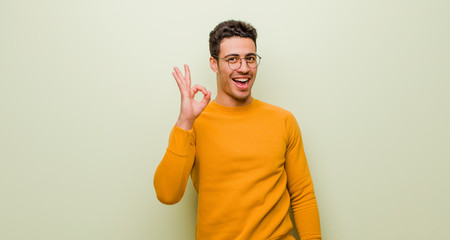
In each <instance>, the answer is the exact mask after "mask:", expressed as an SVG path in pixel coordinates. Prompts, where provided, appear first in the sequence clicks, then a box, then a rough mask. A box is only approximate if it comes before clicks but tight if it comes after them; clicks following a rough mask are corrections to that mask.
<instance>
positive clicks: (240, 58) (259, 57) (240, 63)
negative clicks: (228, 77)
mask: <svg viewBox="0 0 450 240" xmlns="http://www.w3.org/2000/svg"><path fill="white" fill-rule="evenodd" d="M253 54H254V55H255V56H256V57H257V58H258V60H257V64H256V67H250V65H248V62H247V60H245V63H246V64H247V66H248V67H249V68H251V69H256V68H258V66H259V64H260V63H261V59H262V57H261V56H259V55H258V54H256V53H251V54H248V55H247V56H245V57H239V67H238V68H236V69H233V68H232V67H231V66H230V60H227V59H226V58H221V57H219V56H217V55H213V57H214V58H216V59H222V60H224V61H225V62H227V63H228V67H229V68H230V69H231V70H233V71H236V70H238V69H239V68H241V67H242V59H245V58H246V57H248V56H249V55H253ZM234 57H238V56H234Z"/></svg>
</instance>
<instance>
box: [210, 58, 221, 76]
mask: <svg viewBox="0 0 450 240" xmlns="http://www.w3.org/2000/svg"><path fill="white" fill-rule="evenodd" d="M209 66H210V67H211V69H212V70H213V71H214V72H215V73H219V66H218V63H217V60H216V59H215V58H213V57H210V58H209Z"/></svg>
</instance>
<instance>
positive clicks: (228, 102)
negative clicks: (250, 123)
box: [214, 95, 253, 107]
mask: <svg viewBox="0 0 450 240" xmlns="http://www.w3.org/2000/svg"><path fill="white" fill-rule="evenodd" d="M252 101H253V97H252V96H248V97H247V98H245V99H234V98H231V97H222V96H220V95H217V97H216V98H215V99H214V102H216V103H217V104H220V105H222V106H226V107H242V106H245V105H248V104H250V103H251V102H252Z"/></svg>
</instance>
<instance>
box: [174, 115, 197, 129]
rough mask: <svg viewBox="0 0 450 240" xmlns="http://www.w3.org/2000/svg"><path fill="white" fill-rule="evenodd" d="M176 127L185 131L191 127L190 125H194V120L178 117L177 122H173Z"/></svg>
mask: <svg viewBox="0 0 450 240" xmlns="http://www.w3.org/2000/svg"><path fill="white" fill-rule="evenodd" d="M175 125H176V126H177V127H179V128H182V129H184V130H186V131H189V130H191V129H192V126H193V125H194V121H192V120H187V119H182V118H180V117H179V118H178V120H177V123H176V124H175Z"/></svg>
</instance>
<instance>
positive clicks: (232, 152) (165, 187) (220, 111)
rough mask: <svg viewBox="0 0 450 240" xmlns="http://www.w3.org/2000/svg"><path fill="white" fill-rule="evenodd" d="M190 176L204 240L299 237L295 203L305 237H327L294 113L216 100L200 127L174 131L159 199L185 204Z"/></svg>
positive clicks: (157, 182) (161, 170) (158, 181)
mask: <svg viewBox="0 0 450 240" xmlns="http://www.w3.org/2000/svg"><path fill="white" fill-rule="evenodd" d="M189 174H190V175H191V177H192V181H193V184H194V187H195V189H196V191H197V193H198V210H197V229H196V239H199V240H216V239H217V240H253V239H255V240H268V239H271V240H274V239H277V240H281V239H283V240H284V239H294V238H293V237H292V236H291V235H290V233H289V232H290V230H291V229H292V223H291V220H290V218H289V214H288V209H289V206H290V205H291V207H292V212H293V214H294V218H295V223H296V227H297V230H298V232H299V235H300V237H301V239H302V240H309V239H321V233H320V224H319V214H318V209H317V203H316V198H315V195H314V189H313V184H312V180H311V176H310V173H309V169H308V164H307V162H306V158H305V154H304V151H303V144H302V138H301V133H300V129H299V127H298V124H297V122H296V120H295V118H294V116H293V115H292V114H291V113H290V112H288V111H286V110H283V109H281V108H279V107H275V106H273V105H270V104H267V103H264V102H261V101H258V100H256V99H253V101H252V103H250V104H249V105H246V106H243V107H236V108H232V107H225V106H222V105H219V104H217V103H215V102H214V101H212V102H211V103H210V104H209V105H208V106H207V107H206V108H205V110H204V111H203V112H202V114H201V115H200V116H199V117H198V118H197V119H196V121H195V123H194V127H193V129H192V130H190V131H186V130H183V129H181V128H178V127H176V126H175V127H174V128H173V130H172V132H171V134H170V140H169V146H168V148H167V151H166V154H165V155H164V158H163V159H162V161H161V163H160V164H159V166H158V168H157V170H156V173H155V177H154V186H155V190H156V194H157V197H158V199H159V200H160V201H161V202H162V203H165V204H174V203H176V202H178V201H180V200H181V198H182V196H183V194H184V191H185V188H186V184H187V180H188V178H189Z"/></svg>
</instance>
